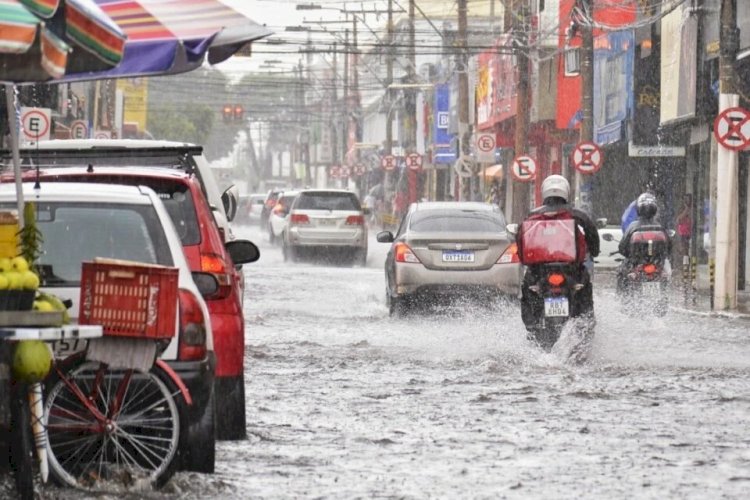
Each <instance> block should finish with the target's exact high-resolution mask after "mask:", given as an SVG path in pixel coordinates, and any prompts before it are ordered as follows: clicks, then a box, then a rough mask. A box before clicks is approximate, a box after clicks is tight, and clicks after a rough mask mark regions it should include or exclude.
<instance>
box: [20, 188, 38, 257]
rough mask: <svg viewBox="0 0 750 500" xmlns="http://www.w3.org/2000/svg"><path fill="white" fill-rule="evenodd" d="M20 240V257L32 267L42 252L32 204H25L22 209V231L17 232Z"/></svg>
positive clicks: (34, 208)
mask: <svg viewBox="0 0 750 500" xmlns="http://www.w3.org/2000/svg"><path fill="white" fill-rule="evenodd" d="M19 235H20V240H21V256H23V258H25V259H26V262H28V263H29V267H32V268H33V266H34V264H35V263H36V260H37V259H38V258H39V255H40V253H41V251H42V241H43V238H42V233H41V231H39V228H38V227H37V225H36V207H35V206H34V203H31V202H26V203H25V204H24V207H23V229H21V231H20V232H19Z"/></svg>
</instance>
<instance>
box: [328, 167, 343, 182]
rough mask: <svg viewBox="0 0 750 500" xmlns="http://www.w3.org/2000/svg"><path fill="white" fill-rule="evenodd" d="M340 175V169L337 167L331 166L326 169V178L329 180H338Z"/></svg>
mask: <svg viewBox="0 0 750 500" xmlns="http://www.w3.org/2000/svg"><path fill="white" fill-rule="evenodd" d="M340 174H341V167H340V166H338V165H331V166H330V167H328V176H329V177H330V178H331V179H338V178H339V175H340Z"/></svg>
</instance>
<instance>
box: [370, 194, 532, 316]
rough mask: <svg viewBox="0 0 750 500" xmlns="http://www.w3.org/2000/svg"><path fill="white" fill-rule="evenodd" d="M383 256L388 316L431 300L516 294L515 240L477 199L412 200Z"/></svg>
mask: <svg viewBox="0 0 750 500" xmlns="http://www.w3.org/2000/svg"><path fill="white" fill-rule="evenodd" d="M377 240H378V241H379V242H381V243H391V248H390V250H389V251H388V255H387V256H386V261H385V277H386V302H387V303H388V307H389V311H390V313H391V315H400V314H402V313H404V312H407V311H408V310H409V309H411V308H412V306H415V305H418V304H429V303H431V302H433V301H434V300H436V299H442V298H448V299H451V298H454V297H465V296H469V297H473V298H476V299H478V300H481V301H486V302H487V301H494V300H495V299H497V298H498V297H501V296H507V297H518V294H519V290H520V279H521V265H520V264H519V261H518V255H517V252H516V245H515V243H513V241H512V238H511V236H510V235H509V234H508V233H507V232H506V229H505V217H504V216H503V213H502V211H501V210H500V209H499V208H498V207H497V206H495V205H491V204H489V203H478V202H422V203H414V204H412V205H411V206H410V207H409V211H408V213H407V214H406V216H405V217H404V219H403V220H402V222H401V225H400V226H399V228H398V230H397V232H396V234H395V235H394V234H392V233H391V232H390V231H383V232H381V233H379V234H378V235H377Z"/></svg>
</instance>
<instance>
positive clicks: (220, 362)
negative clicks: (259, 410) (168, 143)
mask: <svg viewBox="0 0 750 500" xmlns="http://www.w3.org/2000/svg"><path fill="white" fill-rule="evenodd" d="M24 175H25V176H26V177H32V178H34V179H36V178H38V179H40V180H41V181H42V182H49V181H55V182H60V181H64V182H96V183H104V184H128V185H144V186H148V187H150V188H152V189H153V190H154V191H156V193H157V194H158V196H159V197H160V198H161V200H162V202H163V203H164V205H165V206H166V208H167V211H168V213H169V215H170V217H171V219H172V222H173V224H174V226H175V228H176V229H177V232H178V234H179V236H180V240H181V242H182V247H183V250H184V252H185V257H186V258H187V261H188V264H189V266H190V269H191V270H192V271H201V272H207V273H211V274H212V275H213V276H214V277H215V278H216V280H217V281H218V283H219V288H218V290H217V291H216V293H214V294H211V295H209V296H206V298H205V299H206V303H207V305H208V312H209V316H210V319H211V325H212V329H213V336H214V350H215V353H216V379H215V386H216V397H217V399H218V400H219V401H221V404H220V405H219V406H218V407H217V412H216V425H217V437H218V438H219V439H244V438H245V437H246V417H245V379H244V373H245V369H244V368H245V364H244V356H245V341H244V339H245V320H244V313H243V287H242V273H241V270H238V269H237V267H236V266H238V265H242V264H247V263H249V262H252V260H248V259H247V252H240V253H237V252H235V253H234V254H233V253H232V248H239V246H240V245H242V246H252V247H255V245H254V244H253V243H251V242H249V241H245V240H237V239H235V240H233V241H231V242H227V243H224V242H223V241H222V237H221V234H220V233H219V230H218V228H217V226H216V224H213V223H212V215H211V208H210V206H209V204H208V201H207V200H206V198H205V196H204V195H203V191H202V189H201V185H200V183H199V182H198V179H197V178H196V175H195V174H194V173H188V172H185V171H182V170H173V169H164V168H154V167H146V168H141V167H130V168H128V169H123V168H122V167H105V166H95V167H92V166H88V167H65V168H63V167H59V168H52V169H47V168H46V167H42V168H40V169H39V172H33V173H26V174H24ZM252 255H254V257H255V259H256V260H257V257H258V256H259V252H258V250H257V247H255V250H254V252H253V253H252Z"/></svg>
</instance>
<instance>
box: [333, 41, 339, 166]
mask: <svg viewBox="0 0 750 500" xmlns="http://www.w3.org/2000/svg"><path fill="white" fill-rule="evenodd" d="M336 52H338V51H337V47H336V42H333V88H332V91H331V100H332V104H331V158H332V161H333V164H334V165H341V157H340V156H339V148H338V147H337V143H338V136H337V135H336V116H337V115H338V107H339V106H338V99H339V97H338V92H337V89H336V87H337V85H338V83H337V81H336V80H337V79H338V72H339V68H338V57H337V56H336Z"/></svg>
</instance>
